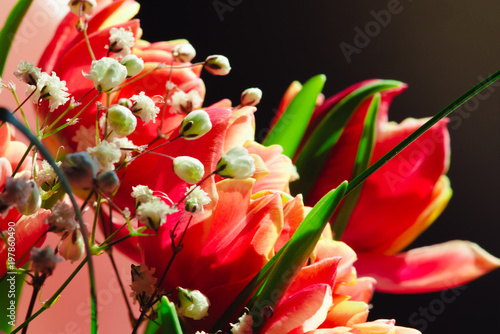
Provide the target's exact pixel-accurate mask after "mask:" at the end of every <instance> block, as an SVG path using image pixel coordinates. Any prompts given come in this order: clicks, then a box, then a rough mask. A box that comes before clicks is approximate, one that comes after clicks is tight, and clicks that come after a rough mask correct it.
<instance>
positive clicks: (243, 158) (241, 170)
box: [215, 146, 255, 179]
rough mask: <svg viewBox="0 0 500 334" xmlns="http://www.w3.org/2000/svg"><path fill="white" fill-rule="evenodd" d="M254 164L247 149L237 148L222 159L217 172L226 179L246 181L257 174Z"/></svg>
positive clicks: (216, 169)
mask: <svg viewBox="0 0 500 334" xmlns="http://www.w3.org/2000/svg"><path fill="white" fill-rule="evenodd" d="M254 162H255V159H254V158H253V157H252V156H251V155H250V154H248V151H247V149H246V148H244V147H242V146H235V147H233V148H232V149H230V150H229V151H228V152H227V153H226V154H224V155H223V156H222V157H221V158H220V160H219V162H218V163H217V167H216V168H215V172H216V173H217V174H218V175H219V176H222V177H226V178H232V179H246V178H248V177H251V176H252V175H253V174H254V173H255V165H254Z"/></svg>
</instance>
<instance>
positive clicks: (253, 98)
mask: <svg viewBox="0 0 500 334" xmlns="http://www.w3.org/2000/svg"><path fill="white" fill-rule="evenodd" d="M261 99H262V91H261V90H260V89H259V88H248V89H245V91H244V92H243V93H242V94H241V104H242V105H244V106H256V105H257V104H259V102H260V100H261Z"/></svg>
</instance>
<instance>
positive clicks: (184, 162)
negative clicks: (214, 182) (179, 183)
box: [174, 156, 205, 184]
mask: <svg viewBox="0 0 500 334" xmlns="http://www.w3.org/2000/svg"><path fill="white" fill-rule="evenodd" d="M174 173H175V174H176V175H177V176H178V177H180V178H181V179H182V180H183V181H184V182H187V183H189V184H195V183H198V182H199V181H200V180H201V179H202V178H203V175H204V174H205V168H204V167H203V164H202V163H201V162H200V160H198V159H195V158H191V157H187V156H180V157H177V158H175V159H174Z"/></svg>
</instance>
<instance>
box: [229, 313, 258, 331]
mask: <svg viewBox="0 0 500 334" xmlns="http://www.w3.org/2000/svg"><path fill="white" fill-rule="evenodd" d="M252 323H253V320H252V317H251V316H250V315H249V314H243V315H242V316H241V317H239V318H238V322H237V323H235V324H231V327H232V328H231V333H233V334H253V328H252Z"/></svg>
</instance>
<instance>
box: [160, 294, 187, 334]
mask: <svg viewBox="0 0 500 334" xmlns="http://www.w3.org/2000/svg"><path fill="white" fill-rule="evenodd" d="M158 315H159V316H158V319H160V320H161V328H162V333H163V334H182V328H181V323H180V322H179V317H178V316H177V311H176V310H175V305H174V303H172V302H171V301H169V300H168V298H167V296H163V297H162V298H161V303H160V307H159V309H158Z"/></svg>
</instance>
